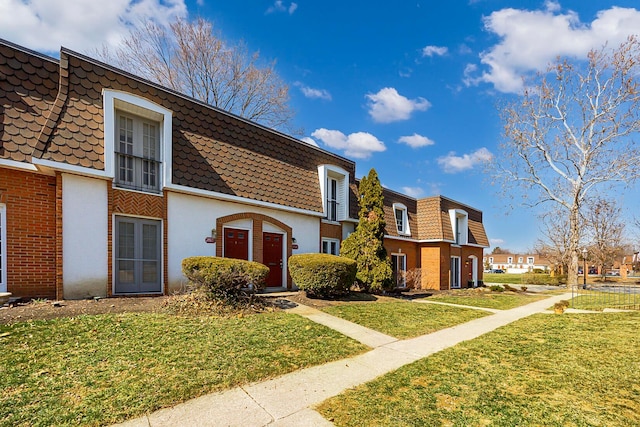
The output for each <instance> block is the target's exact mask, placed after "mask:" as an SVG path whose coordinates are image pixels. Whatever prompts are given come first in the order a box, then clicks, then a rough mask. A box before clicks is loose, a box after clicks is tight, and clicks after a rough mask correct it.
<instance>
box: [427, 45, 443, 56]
mask: <svg viewBox="0 0 640 427" xmlns="http://www.w3.org/2000/svg"><path fill="white" fill-rule="evenodd" d="M448 51H449V49H448V48H446V47H445V46H425V47H423V48H422V56H443V55H446V54H447V52H448Z"/></svg>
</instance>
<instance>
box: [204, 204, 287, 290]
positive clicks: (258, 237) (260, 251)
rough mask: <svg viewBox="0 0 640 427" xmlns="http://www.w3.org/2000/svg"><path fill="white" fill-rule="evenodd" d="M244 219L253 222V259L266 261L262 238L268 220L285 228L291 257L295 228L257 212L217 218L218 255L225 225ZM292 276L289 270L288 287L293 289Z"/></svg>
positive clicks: (220, 251) (220, 250) (217, 254)
mask: <svg viewBox="0 0 640 427" xmlns="http://www.w3.org/2000/svg"><path fill="white" fill-rule="evenodd" d="M243 219H250V220H251V221H252V222H253V227H252V230H253V233H252V243H253V251H252V259H253V261H256V262H260V263H262V262H263V261H264V248H263V240H262V234H263V233H262V229H263V223H265V222H268V223H269V224H273V225H274V226H276V227H278V228H279V229H281V230H283V231H284V232H285V233H286V234H287V239H286V241H285V242H284V243H285V244H286V248H287V259H289V257H291V253H292V252H291V250H292V249H291V236H292V235H293V234H292V233H293V230H292V228H291V227H289V226H288V225H287V224H285V223H283V222H282V221H279V220H277V219H275V218H273V217H270V216H268V215H263V214H259V213H255V212H242V213H237V214H232V215H227V216H222V217H220V218H218V219H217V220H216V229H217V230H218V235H217V237H216V256H219V257H221V256H222V239H223V233H222V229H223V227H224V226H225V225H226V224H228V223H230V222H233V221H239V220H243ZM291 283H292V281H291V276H290V275H289V272H287V289H291Z"/></svg>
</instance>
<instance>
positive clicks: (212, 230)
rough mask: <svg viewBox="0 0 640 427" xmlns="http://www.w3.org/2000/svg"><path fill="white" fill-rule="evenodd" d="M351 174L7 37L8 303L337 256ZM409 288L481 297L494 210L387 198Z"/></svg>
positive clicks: (156, 287)
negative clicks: (235, 264) (214, 267)
mask: <svg viewBox="0 0 640 427" xmlns="http://www.w3.org/2000/svg"><path fill="white" fill-rule="evenodd" d="M355 166H356V165H355V163H354V161H352V160H350V159H347V158H344V157H341V156H338V155H336V154H333V153H330V152H328V151H325V150H323V149H320V148H318V147H315V146H312V145H309V144H307V143H305V142H302V141H300V140H297V139H295V138H293V137H291V136H289V135H286V134H284V133H281V132H279V131H276V130H273V129H269V128H266V127H264V126H262V125H260V124H257V123H253V122H251V121H248V120H246V119H243V118H241V117H238V116H235V115H233V114H231V113H228V112H225V111H223V110H220V109H217V108H215V107H212V106H210V105H207V104H205V103H202V102H200V101H198V100H195V99H192V98H190V97H187V96H185V95H183V94H180V93H177V92H175V91H172V90H170V89H168V88H165V87H162V86H160V85H158V84H155V83H152V82H149V81H146V80H144V79H142V78H139V77H137V76H134V75H131V74H129V73H127V72H124V71H122V70H119V69H116V68H114V67H112V66H109V65H107V64H104V63H101V62H100V61H97V60H95V59H92V58H90V57H87V56H85V55H82V54H79V53H76V52H73V51H71V50H69V49H66V48H62V49H61V51H60V58H59V59H55V58H51V57H48V56H45V55H42V54H39V53H37V52H34V51H31V50H29V49H26V48H24V47H21V46H17V45H15V44H13V43H11V42H8V41H3V40H0V292H6V291H8V292H11V293H12V294H13V295H14V296H16V297H23V298H36V297H38V298H50V299H62V298H66V299H78V298H89V297H96V296H100V297H109V296H120V295H166V294H171V293H174V292H179V291H181V290H183V289H184V286H185V280H186V279H185V278H184V276H183V275H182V272H181V261H182V259H184V258H185V257H188V256H194V255H215V256H220V257H230V258H241V259H248V260H253V261H257V262H261V263H263V264H265V265H267V266H268V267H269V269H270V274H269V277H268V279H267V280H268V282H267V286H268V289H269V290H284V289H295V284H294V283H293V282H292V280H291V277H290V276H289V274H288V272H287V260H288V258H289V257H290V256H291V255H292V254H296V253H308V252H326V253H335V254H337V253H339V247H340V243H341V242H342V240H343V239H345V238H346V237H347V236H348V235H349V233H351V232H353V231H354V230H355V227H356V225H357V221H358V220H357V212H358V203H357V202H358V198H357V195H356V194H357V180H356V177H355V170H356V167H355ZM384 195H385V215H386V219H387V236H386V238H385V246H386V247H387V250H388V252H389V254H390V257H391V261H392V264H393V266H394V271H396V277H397V281H398V282H397V283H398V286H406V284H407V283H406V276H407V275H406V272H407V271H411V270H414V271H415V270H416V269H419V270H421V272H422V273H421V275H420V279H419V280H418V282H416V283H415V284H414V285H415V286H418V287H429V288H433V289H449V288H456V287H466V286H474V285H477V284H478V283H479V282H480V281H481V280H482V268H481V267H479V260H480V258H481V257H482V249H483V248H485V247H488V240H487V237H486V233H485V231H484V227H483V225H482V212H480V211H479V210H477V209H474V208H471V207H468V206H465V205H464V204H462V203H458V202H455V201H453V200H450V199H448V198H445V197H440V196H438V197H431V198H425V199H420V200H416V199H413V198H411V197H408V196H406V195H402V194H399V193H395V192H392V191H390V190H385V193H384Z"/></svg>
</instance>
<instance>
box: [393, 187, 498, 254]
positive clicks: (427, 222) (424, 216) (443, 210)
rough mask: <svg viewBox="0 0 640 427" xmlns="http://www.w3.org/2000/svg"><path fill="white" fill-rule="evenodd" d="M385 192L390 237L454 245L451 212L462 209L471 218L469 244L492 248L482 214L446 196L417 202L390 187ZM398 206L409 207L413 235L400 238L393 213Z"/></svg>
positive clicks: (469, 222) (417, 200)
mask: <svg viewBox="0 0 640 427" xmlns="http://www.w3.org/2000/svg"><path fill="white" fill-rule="evenodd" d="M382 193H383V196H384V210H385V220H386V222H387V228H386V234H387V235H388V236H392V237H397V238H404V239H411V240H431V241H447V242H452V241H454V236H453V227H452V225H451V217H450V215H449V210H451V209H460V210H464V211H465V212H467V215H468V232H469V236H468V237H469V244H470V245H477V246H481V247H489V239H488V238H487V234H486V232H485V229H484V225H483V223H482V211H479V210H477V209H475V208H472V207H470V206H467V205H464V204H462V203H460V202H456V201H455V200H451V199H448V198H446V197H443V196H434V197H427V198H423V199H415V198H413V197H410V196H407V195H404V194H400V193H397V192H395V191H393V190H389V189H388V188H383V190H382ZM394 203H402V204H404V205H405V206H406V207H407V214H408V217H409V228H410V230H411V235H410V236H403V235H398V232H397V229H396V226H395V213H394V212H393V204H394Z"/></svg>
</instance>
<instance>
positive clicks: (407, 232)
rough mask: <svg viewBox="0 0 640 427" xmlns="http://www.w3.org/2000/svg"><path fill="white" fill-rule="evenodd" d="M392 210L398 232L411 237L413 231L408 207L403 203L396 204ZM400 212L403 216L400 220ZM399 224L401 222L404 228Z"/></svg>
mask: <svg viewBox="0 0 640 427" xmlns="http://www.w3.org/2000/svg"><path fill="white" fill-rule="evenodd" d="M392 208H393V218H394V219H395V221H396V231H397V232H398V234H399V235H401V236H410V235H411V229H410V227H409V214H408V209H407V207H406V206H405V205H404V204H402V203H394V204H393V206H392ZM398 211H399V212H400V214H401V217H400V218H398ZM398 220H399V221H398ZM398 222H401V223H402V226H403V227H398Z"/></svg>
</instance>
